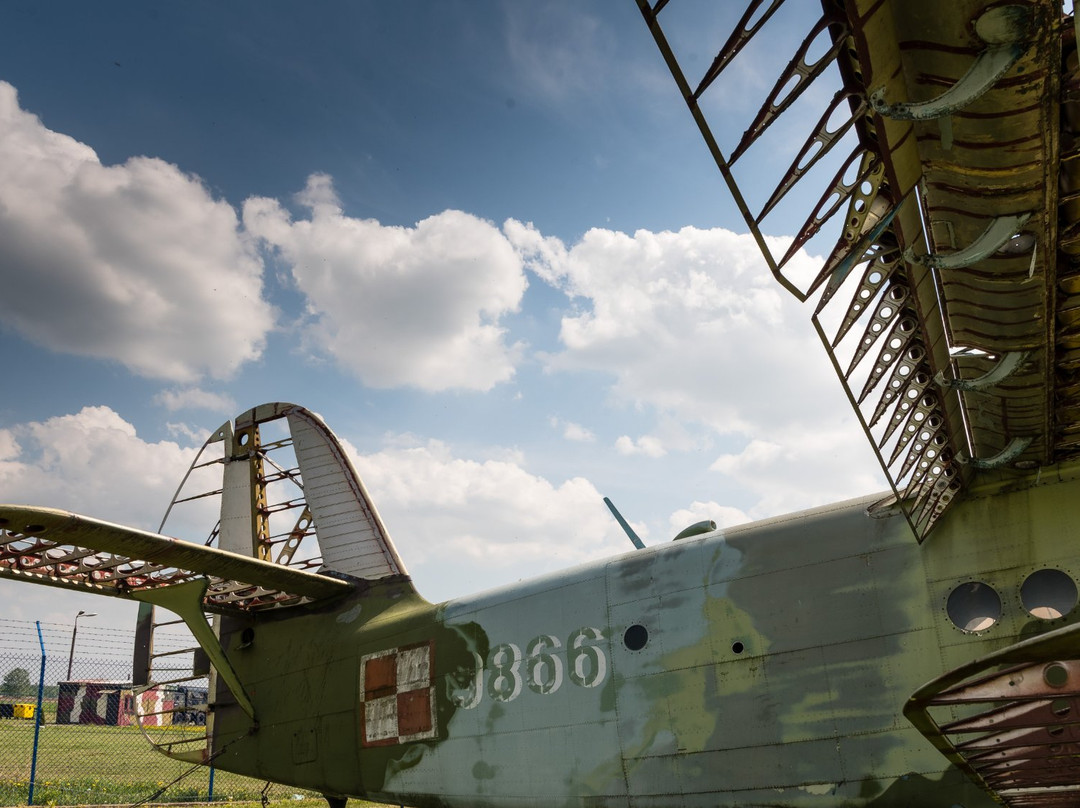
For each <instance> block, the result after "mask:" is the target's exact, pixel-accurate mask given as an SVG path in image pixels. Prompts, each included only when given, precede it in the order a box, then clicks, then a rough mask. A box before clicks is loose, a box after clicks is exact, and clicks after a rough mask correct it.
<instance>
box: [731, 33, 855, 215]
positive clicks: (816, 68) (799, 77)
mask: <svg viewBox="0 0 1080 808" xmlns="http://www.w3.org/2000/svg"><path fill="white" fill-rule="evenodd" d="M830 28H832V29H834V30H832V31H830V32H829V34H830V36H831V38H832V44H831V45H830V46H829V49H828V50H827V51H826V52H825V53H824V54H823V55H822V56H821V57H820V58H819V59H818V60H817V61H816V62H814V64H812V65H810V64H807V63H806V53H807V51H809V50H810V46H811V45H812V44H813V43H814V41H815V40H816V39H817V38H818V37H819V36H821V35H822V34H823V33H825V32H826V31H828V30H829V29H830ZM849 33H850V29H849V28H848V24H847V20H845V19H842V18H840V17H838V16H832V15H829V14H828V13H826V14H823V15H822V16H821V19H819V20H818V21H817V22H816V23H814V26H813V27H812V28H811V29H810V33H809V34H807V35H806V38H805V39H803V42H802V44H801V45H800V46H799V48H798V50H796V51H795V55H794V56H793V57H791V61H790V62H788V64H787V66H786V67H785V68H784V69H783V71H782V72H781V73H780V77H779V78H778V79H777V80H776V84H774V85H773V88H772V90H771V91H770V92H769V95H768V97H767V98H766V99H765V103H764V104H763V105H762V106H761V109H759V110H758V114H757V115H756V116H755V117H754V120H753V121H752V122H751V123H750V126H749V127H747V129H746V131H745V132H743V136H742V138H741V139H740V140H739V143H738V145H736V146H735V149H734V150H733V151H732V152H731V157H730V158H729V159H728V162H729V163H730V164H731V165H735V162H736V161H737V160H738V159H739V158H740V157H742V156H743V155H744V154H745V153H746V150H747V149H749V148H750V147H751V146H752V145H753V144H754V142H755V141H756V140H757V139H758V138H759V137H761V136H762V135H763V134H764V133H765V131H766V130H767V129H768V128H769V127H770V126H771V125H772V123H773V121H775V120H776V119H777V118H779V117H780V116H781V115H783V114H784V112H785V111H787V109H788V108H789V107H790V106H791V105H792V104H794V103H795V102H796V101H797V100H798V99H799V97H800V96H801V95H802V94H803V93H804V92H806V90H807V88H809V87H810V85H811V84H813V83H814V81H815V80H816V79H817V77H818V76H820V75H821V74H822V73H824V72H825V68H827V67H828V66H829V65H830V64H832V63H833V62H834V61H835V60H836V56H837V54H838V53H839V52H840V48H841V46H842V45H843V43H844V39H845V38H846V37H847V36H848V34H849ZM792 79H795V80H796V84H795V86H794V87H792V88H791V91H790V92H789V93H788V94H787V95H785V96H784V98H783V99H782V100H780V102H779V103H777V97H778V96H779V95H780V93H781V91H783V90H784V89H785V88H786V87H787V86H788V84H790V83H791V80H792ZM763 216H764V213H763V214H761V215H760V216H759V217H758V221H761V218H762V217H763Z"/></svg>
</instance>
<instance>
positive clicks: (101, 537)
mask: <svg viewBox="0 0 1080 808" xmlns="http://www.w3.org/2000/svg"><path fill="white" fill-rule="evenodd" d="M0 575H2V576H4V577H7V578H14V579H17V580H23V581H30V582H33V583H40V584H48V585H53V586H61V587H67V588H70V589H76V590H81V591H84V592H90V593H93V594H101V595H114V596H118V597H127V598H132V596H133V593H136V592H140V591H145V590H150V589H158V588H162V587H168V586H173V585H176V584H180V583H184V582H187V581H193V580H197V579H200V578H207V579H209V581H210V586H209V588H208V590H207V593H206V596H205V599H204V606H205V608H206V609H207V610H208V611H218V612H225V611H241V612H246V611H251V610H255V609H268V608H274V607H281V606H292V605H297V604H300V603H306V602H311V601H315V600H322V599H325V598H332V597H335V596H338V595H344V594H345V593H347V592H349V591H350V590H351V589H352V586H351V585H350V584H349V583H347V582H345V581H342V580H338V579H335V578H330V577H327V576H322V575H316V574H314V573H310V572H304V571H301V570H294V569H289V568H287V567H282V566H280V565H278V564H273V563H270V562H267V561H259V560H257V559H253V558H245V557H243V556H240V555H237V554H235V553H229V552H227V551H224V550H218V549H217V548H214V547H203V546H200V545H198V544H193V543H190V542H186V541H180V540H178V539H173V538H169V537H167V536H159V535H156V534H153V533H147V532H144V531H140V530H134V529H132V528H127V527H122V526H120V525H115V524H112V523H109V522H103V521H100V520H98V519H91V518H89V517H86V516H78V515H76V514H73V513H69V512H67V511H59V510H53V509H51V508H30V507H25V506H14V505H0Z"/></svg>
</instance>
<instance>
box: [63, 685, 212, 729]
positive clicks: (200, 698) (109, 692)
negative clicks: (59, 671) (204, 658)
mask: <svg viewBox="0 0 1080 808" xmlns="http://www.w3.org/2000/svg"><path fill="white" fill-rule="evenodd" d="M205 704H206V688H205V687H189V686H177V685H159V686H157V687H152V688H150V689H149V690H145V691H143V692H142V693H139V694H137V695H136V693H135V691H134V689H133V688H132V684H131V682H106V681H101V680H97V679H84V680H77V681H71V682H59V683H58V695H57V702H56V723H57V724H102V725H109V726H127V725H130V724H134V723H136V720H135V719H136V707H137V708H138V709H137V712H138V713H139V714H141V715H142V716H143V718H142V724H143V726H149V727H155V726H165V725H168V724H205V723H206V713H205V712H204V711H203V710H202V709H200V707H202V706H203V705H205Z"/></svg>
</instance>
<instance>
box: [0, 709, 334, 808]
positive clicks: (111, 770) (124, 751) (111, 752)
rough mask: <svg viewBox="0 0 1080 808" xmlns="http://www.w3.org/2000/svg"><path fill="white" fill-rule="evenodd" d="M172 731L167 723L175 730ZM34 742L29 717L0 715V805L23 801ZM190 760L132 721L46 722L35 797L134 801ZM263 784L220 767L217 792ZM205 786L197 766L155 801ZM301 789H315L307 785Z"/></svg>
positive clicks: (230, 797)
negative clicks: (168, 751) (164, 750)
mask: <svg viewBox="0 0 1080 808" xmlns="http://www.w3.org/2000/svg"><path fill="white" fill-rule="evenodd" d="M177 731H178V728H175V727H174V728H170V732H172V733H175V732H177ZM192 732H195V733H198V732H199V730H196V729H194V728H193V729H192ZM33 742H34V722H33V721H20V720H13V719H4V720H0V805H25V804H26V801H27V795H28V786H29V782H30V762H31V753H32V750H33ZM190 768H191V766H190V765H189V764H184V763H180V762H179V761H175V760H170V759H169V758H167V757H165V756H164V755H161V754H159V753H158V752H155V751H154V750H153V749H152V748H151V746H150V744H148V743H147V742H146V739H145V738H144V737H143V736H142V733H140V732H139V730H138V728H136V727H106V726H93V725H63V724H44V725H43V726H42V727H41V734H40V742H39V748H38V761H37V773H36V781H37V786H36V787H35V793H34V804H35V805H91V804H107V803H131V802H136V801H138V800H140V799H143V798H144V797H147V796H149V795H150V794H152V793H153V792H155V791H156V790H158V789H159V788H161V787H162V786H164V785H165V784H166V783H169V782H170V781H172V780H173V779H174V778H176V777H177V776H179V775H180V774H182V773H184V772H185V771H187V770H188V769H190ZM264 785H265V783H264V782H263V781H261V780H252V779H251V778H248V777H239V776H237V775H235V774H230V773H228V772H221V771H218V772H215V773H214V800H215V801H218V800H223V801H237V800H257V799H259V797H260V794H261V792H262V789H263V786H264ZM208 790H209V771H208V770H207V769H205V768H202V767H199V768H197V769H196V770H195V771H194V772H193V773H192V774H190V775H189V776H187V777H186V778H184V779H183V780H181V781H180V782H179V783H177V784H176V785H174V786H172V787H171V788H169V789H168V791H166V792H165V793H164V794H162V795H161V796H160V797H158V798H157V799H156V800H155V802H204V801H206V799H207V794H208ZM295 793H298V792H297V790H296V789H288V788H285V787H284V786H277V785H271V787H270V792H269V796H270V798H271V799H273V800H275V801H277V800H282V799H295V797H293V794H295ZM303 796H304V797H307V798H310V797H312V796H315V795H312V794H310V793H307V792H304V793H303ZM294 804H295V805H297V806H300V805H301V803H300V802H299V801H297V802H295V803H294ZM322 804H323V805H325V803H322Z"/></svg>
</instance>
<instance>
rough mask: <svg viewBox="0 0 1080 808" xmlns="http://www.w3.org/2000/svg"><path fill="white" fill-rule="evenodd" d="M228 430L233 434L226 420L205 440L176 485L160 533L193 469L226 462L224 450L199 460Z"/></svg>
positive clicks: (160, 526) (158, 530) (163, 517)
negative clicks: (212, 456)
mask: <svg viewBox="0 0 1080 808" xmlns="http://www.w3.org/2000/svg"><path fill="white" fill-rule="evenodd" d="M226 430H228V431H229V433H230V434H231V432H232V425H231V424H230V422H229V421H226V422H225V423H224V424H222V426H221V427H219V428H218V429H217V430H216V431H215V432H213V433H212V434H211V435H210V436H209V437H208V438H207V439H206V440H205V441H203V445H202V446H201V447H200V448H199V451H198V453H197V454H196V455H195V459H194V460H193V461H192V463H191V465H190V466H188V470H187V471H186V472H185V473H184V476H183V477H181V478H180V484H179V485H177V486H176V491H174V492H173V495H172V499H170V500H169V507H167V508H166V509H165V513H164V514H163V515H162V517H161V524H159V525H158V529H157V532H158V533H161V532H163V531H164V530H165V523H166V522H167V521H168V520H169V514H171V513H172V509H173V507H174V506H175V505H176V504H177V497H179V496H180V492H181V491H183V490H184V486H185V485H187V481H188V480H189V479H190V478H191V473H192V472H193V471H195V470H196V469H201V468H206V467H207V466H211V465H213V464H215V463H222V464H224V462H225V457H224V452H222V455H223V456H222V457H218V458H214V459H213V460H207V461H205V462H203V463H200V462H199V458H201V457H202V456H203V452H205V451H206V450H207V448H208V447H209V446H210V444H211V443H220V442H221V441H222V434H223V433H224V432H225V431H226ZM217 493H219V494H220V493H221V492H220V491H218V492H217ZM204 496H209V495H208V494H207V495H204ZM196 498H198V497H196ZM184 501H190V500H184Z"/></svg>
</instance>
